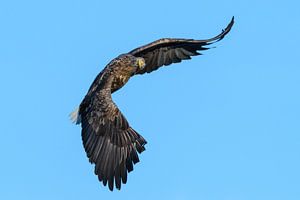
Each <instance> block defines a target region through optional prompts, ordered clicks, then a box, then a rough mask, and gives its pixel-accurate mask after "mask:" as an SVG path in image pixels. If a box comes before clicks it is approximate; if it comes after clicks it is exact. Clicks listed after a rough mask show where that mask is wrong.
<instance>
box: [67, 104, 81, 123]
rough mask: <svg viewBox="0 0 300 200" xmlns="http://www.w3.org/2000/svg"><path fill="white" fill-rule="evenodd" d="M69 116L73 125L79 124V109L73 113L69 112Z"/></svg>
mask: <svg viewBox="0 0 300 200" xmlns="http://www.w3.org/2000/svg"><path fill="white" fill-rule="evenodd" d="M69 116H70V119H71V121H72V122H73V123H75V124H80V123H81V117H80V115H79V107H78V108H76V109H75V110H74V111H73V112H71V113H70V115H69Z"/></svg>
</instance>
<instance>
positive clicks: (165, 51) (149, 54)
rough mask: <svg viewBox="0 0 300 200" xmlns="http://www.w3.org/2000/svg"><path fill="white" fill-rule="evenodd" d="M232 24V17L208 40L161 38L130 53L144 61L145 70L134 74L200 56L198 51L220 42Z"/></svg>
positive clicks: (148, 71)
mask: <svg viewBox="0 0 300 200" xmlns="http://www.w3.org/2000/svg"><path fill="white" fill-rule="evenodd" d="M233 24H234V17H232V19H231V21H230V23H229V24H228V26H227V27H226V28H225V29H224V30H222V33H220V34H219V35H217V36H215V37H213V38H210V39H206V40H194V39H179V38H163V39H159V40H156V41H154V42H152V43H150V44H147V45H144V46H142V47H139V48H136V49H134V50H132V51H130V52H129V54H132V55H133V56H136V57H143V58H144V59H145V61H146V66H145V68H144V69H140V70H138V71H137V72H136V73H135V74H144V73H146V72H147V73H150V72H152V71H155V70H157V69H158V68H159V67H161V66H164V65H165V66H166V65H170V64H171V63H178V62H181V60H186V59H190V56H197V55H201V53H199V52H198V51H203V50H207V49H209V48H208V47H205V46H207V45H210V44H213V43H215V42H218V41H220V40H222V39H223V38H224V37H225V35H226V34H227V33H228V32H229V31H230V30H231V27H232V26H233Z"/></svg>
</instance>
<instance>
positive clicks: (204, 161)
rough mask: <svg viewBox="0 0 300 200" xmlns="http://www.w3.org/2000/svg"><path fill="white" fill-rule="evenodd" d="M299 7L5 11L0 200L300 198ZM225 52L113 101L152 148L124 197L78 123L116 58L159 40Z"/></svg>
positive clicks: (32, 7) (95, 4) (26, 6)
mask: <svg viewBox="0 0 300 200" xmlns="http://www.w3.org/2000/svg"><path fill="white" fill-rule="evenodd" d="M299 7H300V3H299V1H296V0H294V1H288V0H287V1H276V0H275V1H271V0H265V1H261V0H251V1H250V0H249V1H248V0H245V1H237V0H228V1H212V0H205V1H199V0H185V1H174V0H172V1H171V0H169V1H160V0H151V1H145V2H143V1H137V0H136V1H113V0H111V1H95V0H94V1H93V0H91V1H83V0H75V1H71V0H68V1H58V0H51V1H37V0H36V1H33V0H27V1H16V0H11V1H1V3H0V26H1V31H0V66H1V73H0V90H1V100H0V102H1V105H0V106H1V115H0V121H1V140H0V156H1V165H0V169H1V170H0V177H1V178H0V199H5V200H10V199H22V200H27V199H28V200H38V199H43V200H48V199H49V200H53V199H55V200H65V199H72V200H77V199H120V198H122V199H143V200H152V199H157V200H159V199H174V200H185V199H200V200H202V199H203V200H253V199H255V200H282V199H284V200H285V199H287V200H299V199H300V189H299V188H300V170H299V169H300V93H299V88H300V60H299V45H300V38H299V35H300V21H299V19H300V12H299ZM233 15H234V16H235V18H236V24H235V26H234V27H233V29H232V31H231V32H230V33H229V34H228V36H227V37H226V38H225V39H224V40H223V41H221V42H220V43H218V44H216V45H215V46H217V48H214V49H211V50H209V51H206V52H205V55H204V56H198V57H195V58H194V59H192V60H190V61H186V62H183V63H181V64H176V65H172V66H169V67H165V68H163V69H161V70H159V71H156V72H154V73H152V74H148V75H145V76H138V77H134V78H132V79H131V80H130V81H129V83H128V84H127V85H126V86H125V87H124V88H123V89H122V90H120V91H119V92H117V93H116V94H115V95H114V96H113V98H114V100H115V101H116V103H117V104H118V106H119V108H120V109H121V110H122V112H123V113H124V115H125V116H126V117H127V119H128V121H129V122H130V123H131V125H132V126H133V127H134V128H135V129H136V130H137V131H138V132H139V133H141V134H142V135H143V136H144V137H145V138H146V139H147V141H148V144H147V145H146V148H147V150H146V151H145V152H144V153H143V154H142V155H141V156H140V160H141V162H140V163H138V164H137V165H135V170H134V171H133V172H132V173H130V174H129V180H128V183H127V184H126V185H125V186H123V187H122V190H121V191H114V192H113V193H112V192H109V190H108V188H106V187H103V186H102V184H100V183H99V182H98V180H97V177H96V176H95V175H94V174H93V166H92V165H90V164H89V163H88V159H87V158H86V155H85V152H84V150H83V147H82V143H81V136H80V127H79V126H75V125H73V124H71V123H70V121H69V119H68V114H69V113H70V112H71V111H72V110H73V109H74V108H75V107H76V106H77V105H78V104H79V103H80V101H81V100H82V98H83V97H84V95H85V93H86V92H87V90H88V88H89V86H90V84H91V83H92V81H93V79H94V78H95V77H96V75H97V74H98V73H99V72H100V71H101V69H102V68H103V67H104V66H105V65H106V64H107V63H108V62H109V61H110V60H111V59H113V58H114V57H116V56H117V55H119V54H121V53H125V52H128V51H130V50H132V49H133V48H136V47H138V46H140V45H143V44H145V43H148V42H151V41H153V40H155V39H159V38H161V37H184V38H195V39H205V38H209V37H211V36H214V35H216V34H218V33H219V32H220V31H221V29H222V28H225V27H226V25H227V24H228V22H229V21H230V19H231V17H232V16H233Z"/></svg>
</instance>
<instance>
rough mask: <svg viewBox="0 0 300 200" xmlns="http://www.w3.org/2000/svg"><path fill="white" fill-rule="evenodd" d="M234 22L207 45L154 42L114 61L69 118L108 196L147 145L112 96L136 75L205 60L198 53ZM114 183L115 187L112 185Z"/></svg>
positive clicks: (184, 41)
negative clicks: (76, 126)
mask: <svg viewBox="0 0 300 200" xmlns="http://www.w3.org/2000/svg"><path fill="white" fill-rule="evenodd" d="M233 23H234V18H232V20H231V22H230V23H229V24H228V26H227V27H226V28H225V30H223V31H222V33H220V34H219V35H217V36H216V37H213V38H211V39H207V40H193V39H171V38H165V39H160V40H156V41H154V42H152V43H150V44H147V45H145V46H142V47H139V48H136V49H134V50H132V51H130V52H129V53H127V54H122V55H120V56H119V57H117V58H115V59H114V60H112V61H111V62H110V63H109V64H108V65H107V66H106V67H105V68H104V69H103V70H102V71H101V72H100V74H98V76H97V77H96V79H95V80H94V82H93V83H92V85H91V87H90V89H89V91H88V93H87V94H86V96H85V97H84V99H83V101H82V102H81V104H80V106H79V109H78V110H77V111H75V112H73V113H72V114H71V117H72V119H73V120H74V121H75V122H76V123H77V124H79V123H81V127H82V132H81V134H82V141H83V146H84V149H85V151H86V153H87V156H88V158H89V161H90V162H91V163H95V174H96V175H97V176H98V179H99V181H102V182H103V184H104V185H107V184H108V187H109V189H110V190H113V187H114V185H115V186H116V188H117V189H121V183H123V184H125V183H126V182H127V173H128V172H130V171H132V170H133V164H136V163H137V162H139V157H138V153H141V152H143V151H144V150H145V147H144V145H145V144H146V143H147V142H146V140H145V139H144V138H143V137H142V136H141V135H139V134H138V133H137V132H136V131H135V130H134V129H133V128H132V127H131V126H130V125H129V123H128V122H127V120H126V118H125V117H124V116H123V114H122V113H121V112H120V110H119V109H118V107H117V106H116V104H115V103H114V102H113V101H112V97H111V94H112V93H113V92H115V91H117V90H118V89H120V88H121V87H123V86H124V85H125V84H126V83H127V81H128V80H129V79H130V78H131V77H132V76H134V75H136V74H144V73H146V72H147V73H150V72H152V71H154V70H157V69H158V68H159V67H161V66H166V65H170V64H172V63H178V62H181V61H182V60H186V59H191V56H197V55H201V53H199V52H198V51H202V50H206V49H208V47H207V46H208V45H210V44H212V43H215V42H217V41H219V40H221V39H223V38H224V36H225V35H226V34H227V33H228V32H229V31H230V29H231V27H232V26H233ZM114 183H115V184H114Z"/></svg>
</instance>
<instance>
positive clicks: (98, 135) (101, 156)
mask: <svg viewBox="0 0 300 200" xmlns="http://www.w3.org/2000/svg"><path fill="white" fill-rule="evenodd" d="M80 116H81V126H82V141H83V145H84V148H85V151H86V153H87V156H88V158H89V161H90V162H91V163H95V165H96V166H95V174H96V175H98V179H99V181H102V182H103V184H104V185H106V184H107V183H108V186H109V189H110V190H113V187H114V182H115V185H116V188H117V189H120V188H121V181H122V182H123V183H124V184H125V183H126V181H127V172H130V171H132V170H133V164H135V163H137V162H139V157H138V154H137V152H139V153H141V152H142V151H144V150H145V148H144V145H145V144H146V141H145V139H144V138H143V137H142V136H141V135H139V134H138V133H137V132H136V131H135V130H134V129H132V128H131V127H130V126H129V124H128V122H127V120H126V119H125V117H124V116H123V114H122V113H121V112H120V110H119V109H118V108H117V106H116V105H115V104H114V102H113V101H112V98H111V93H110V89H109V88H107V89H102V90H100V91H97V93H95V94H94V95H93V96H92V97H91V98H88V99H87V100H84V101H83V102H82V104H81V105H80Z"/></svg>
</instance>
